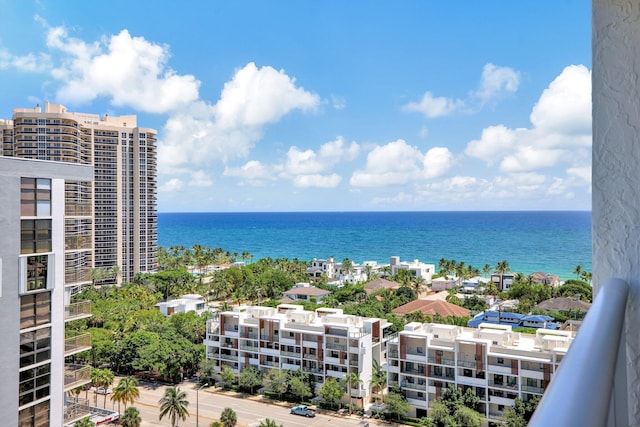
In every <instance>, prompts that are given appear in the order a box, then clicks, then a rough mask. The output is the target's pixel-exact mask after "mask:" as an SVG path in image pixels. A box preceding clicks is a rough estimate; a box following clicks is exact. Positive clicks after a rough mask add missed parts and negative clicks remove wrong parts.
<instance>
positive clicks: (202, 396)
mask: <svg viewBox="0 0 640 427" xmlns="http://www.w3.org/2000/svg"><path fill="white" fill-rule="evenodd" d="M117 382H118V380H117V379H116V384H117ZM178 387H180V390H181V391H185V392H186V393H187V400H188V401H189V402H190V403H189V417H187V419H186V421H182V420H180V421H179V422H178V425H179V426H180V427H195V426H196V388H195V385H194V383H191V382H184V383H182V384H181V385H179V386H178ZM166 388H167V386H165V385H159V384H152V383H146V382H140V383H139V385H138V389H139V391H140V398H139V399H137V400H136V402H135V404H134V406H135V407H136V408H138V410H139V411H140V416H141V417H142V427H151V426H165V427H171V421H170V419H169V418H168V417H165V418H164V419H163V420H162V421H160V420H158V416H159V414H160V405H159V404H158V401H159V400H160V399H161V398H162V396H163V395H164V391H165V389H166ZM100 397H102V396H100ZM197 402H198V407H199V411H198V412H199V426H200V427H209V424H211V422H212V421H216V420H219V418H220V414H221V413H222V410H223V409H224V408H227V407H229V408H231V409H233V410H234V411H235V412H236V415H237V417H238V424H237V426H238V427H249V426H250V427H253V426H257V425H258V424H259V422H260V420H261V419H264V418H270V419H273V420H275V421H276V422H277V423H278V424H282V425H283V426H284V427H311V426H333V427H348V426H351V427H353V426H358V425H359V422H360V421H361V420H362V418H360V417H356V416H328V415H322V414H318V415H317V416H316V417H314V418H305V417H302V416H299V415H293V414H290V406H293V405H290V406H280V405H277V404H271V403H264V402H259V401H256V400H255V398H252V399H249V398H241V397H233V396H232V395H230V394H225V393H220V392H215V391H214V390H213V389H207V388H205V389H202V390H200V391H199V392H198V399H197ZM98 406H100V407H102V401H101V400H99V401H98ZM115 406H116V407H115V409H116V410H117V409H118V408H117V404H116V405H115ZM113 407H114V405H113V403H112V402H111V401H110V400H109V398H107V408H113ZM121 409H122V412H124V407H122V408H121ZM370 423H371V426H372V427H373V426H374V425H376V424H375V423H374V422H372V421H371V420H370ZM379 425H381V426H382V425H385V424H379ZM386 425H387V426H388V425H389V424H386Z"/></svg>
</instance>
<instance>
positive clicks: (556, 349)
mask: <svg viewBox="0 0 640 427" xmlns="http://www.w3.org/2000/svg"><path fill="white" fill-rule="evenodd" d="M572 340H573V338H572V337H571V333H570V332H566V331H555V330H554V331H552V330H538V331H537V332H536V335H535V336H534V335H528V334H520V333H516V332H513V331H512V330H511V326H506V325H493V324H482V325H480V327H478V328H477V329H476V328H463V327H460V326H451V325H440V324H421V323H417V322H414V323H409V324H407V325H406V326H405V329H404V330H403V331H401V332H399V333H398V336H397V337H396V338H394V339H392V340H390V341H389V342H388V345H387V348H388V350H387V364H386V365H385V366H384V367H385V368H386V370H387V373H388V384H389V385H390V386H394V385H395V386H398V387H400V389H401V390H402V392H403V394H404V395H405V397H406V398H407V400H408V402H409V403H410V404H411V406H412V408H413V410H412V414H411V415H414V416H417V417H422V416H426V415H427V409H428V408H429V404H430V402H433V401H435V400H436V399H438V398H439V397H440V395H441V393H442V390H443V389H446V388H447V387H448V386H449V385H453V386H455V387H456V388H458V387H462V388H463V389H467V388H472V389H473V390H474V391H475V393H476V395H477V396H478V397H480V411H481V412H482V413H484V415H485V417H486V418H487V419H488V420H489V421H490V422H498V421H500V419H501V417H502V413H503V411H504V408H506V407H509V406H513V405H514V399H515V398H516V397H519V398H520V399H522V400H523V401H525V402H526V401H528V400H530V399H532V398H533V397H542V393H543V392H544V390H545V388H546V387H547V385H548V384H549V382H550V381H551V378H552V377H553V375H554V373H555V372H556V370H557V369H558V365H559V364H560V362H561V361H562V358H563V357H564V355H565V354H566V352H567V350H568V349H569V346H570V344H571V342H572ZM585 375H587V373H585Z"/></svg>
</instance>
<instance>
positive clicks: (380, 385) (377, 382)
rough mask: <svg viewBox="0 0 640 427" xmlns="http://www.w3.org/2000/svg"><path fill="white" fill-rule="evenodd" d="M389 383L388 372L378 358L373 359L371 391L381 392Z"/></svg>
mask: <svg viewBox="0 0 640 427" xmlns="http://www.w3.org/2000/svg"><path fill="white" fill-rule="evenodd" d="M386 385H387V373H386V372H385V370H384V369H382V366H380V363H378V361H377V360H376V359H373V371H372V373H371V392H374V390H375V392H376V393H380V392H381V391H382V390H383V389H384V388H385V387H386Z"/></svg>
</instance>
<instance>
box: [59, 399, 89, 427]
mask: <svg viewBox="0 0 640 427" xmlns="http://www.w3.org/2000/svg"><path fill="white" fill-rule="evenodd" d="M90 413H91V410H90V409H89V400H87V399H74V401H73V402H67V403H66V404H65V405H64V422H65V424H66V423H70V422H72V421H74V420H78V419H80V418H82V417H86V416H87V415H89V414H90Z"/></svg>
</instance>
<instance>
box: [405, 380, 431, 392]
mask: <svg viewBox="0 0 640 427" xmlns="http://www.w3.org/2000/svg"><path fill="white" fill-rule="evenodd" d="M400 387H402V388H409V389H411V390H419V391H426V390H427V384H426V383H422V384H419V383H410V382H409V381H402V382H401V383H400Z"/></svg>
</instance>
